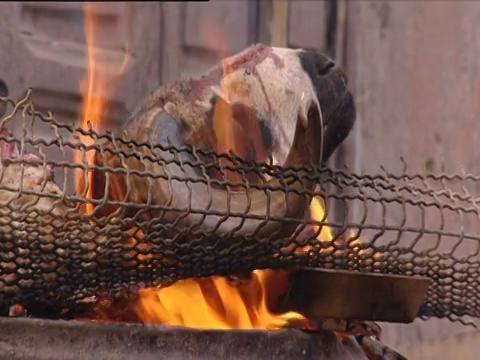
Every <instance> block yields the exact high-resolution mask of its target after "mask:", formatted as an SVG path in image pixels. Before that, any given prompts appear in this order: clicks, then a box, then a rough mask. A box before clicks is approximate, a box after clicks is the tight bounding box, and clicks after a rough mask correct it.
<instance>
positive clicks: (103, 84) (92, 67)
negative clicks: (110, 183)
mask: <svg viewBox="0 0 480 360" xmlns="http://www.w3.org/2000/svg"><path fill="white" fill-rule="evenodd" d="M83 6H84V14H85V16H84V19H85V38H86V44H87V74H86V77H85V78H84V79H83V80H82V82H81V83H80V87H81V88H82V89H83V92H84V94H83V97H82V105H81V106H82V107H81V118H80V122H81V127H82V129H83V130H86V131H88V130H90V129H91V130H93V131H95V132H99V131H100V130H101V127H102V123H101V121H102V119H104V118H105V116H106V111H105V104H106V101H108V100H109V99H111V97H112V94H113V85H112V83H113V80H115V79H116V78H118V77H119V76H120V75H121V74H123V73H124V71H125V68H126V65H127V60H128V56H125V57H124V60H123V62H122V64H121V66H120V68H119V70H118V72H117V73H113V72H111V71H109V72H108V73H107V71H106V69H105V68H102V67H100V66H98V63H97V61H96V59H95V49H96V48H97V44H96V43H95V40H96V39H97V38H98V30H99V29H98V27H99V24H98V22H97V20H98V18H97V17H95V12H94V6H95V3H90V2H85V3H83ZM127 53H128V51H127ZM80 141H81V142H82V143H83V144H84V145H85V146H87V147H89V146H92V145H94V140H93V138H92V137H91V136H88V135H82V136H81V137H80ZM82 156H83V155H82V153H80V152H77V153H75V160H76V162H81V163H86V164H87V165H88V166H91V165H93V164H94V159H95V151H94V150H89V151H86V152H85V158H82ZM86 174H87V176H86V179H85V175H83V176H82V175H80V176H76V178H75V179H76V181H77V184H76V187H77V192H78V194H81V195H83V196H85V197H86V198H92V195H93V184H92V182H93V173H92V172H91V171H88V172H87V173H86ZM82 210H83V211H84V212H85V213H87V214H89V213H91V212H92V211H93V204H91V203H87V204H85V205H84V207H83V208H82Z"/></svg>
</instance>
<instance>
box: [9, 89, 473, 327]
mask: <svg viewBox="0 0 480 360" xmlns="http://www.w3.org/2000/svg"><path fill="white" fill-rule="evenodd" d="M2 101H4V102H5V103H6V104H7V105H8V106H7V111H6V113H5V115H4V116H3V117H2V120H1V122H0V129H5V128H7V127H9V126H10V125H12V127H14V128H16V129H17V130H18V129H19V131H16V134H15V135H14V136H12V135H10V133H9V132H8V131H3V130H2V131H1V132H0V145H1V146H0V151H1V158H2V166H1V177H0V203H1V204H0V222H1V225H0V239H1V241H0V302H1V303H2V304H7V305H9V304H13V303H23V302H29V301H45V302H47V303H48V302H50V303H58V304H61V303H63V302H65V301H67V300H68V301H72V299H73V300H75V301H78V300H82V299H84V298H86V297H88V296H92V295H95V294H96V293H98V292H99V291H107V292H108V293H109V295H110V296H115V294H117V293H121V292H122V291H124V289H126V288H129V287H136V288H138V287H142V286H153V285H160V284H165V283H171V282H173V281H176V280H178V279H182V278H189V277H201V276H210V275H228V274H237V273H244V272H245V271H251V270H254V269H263V268H273V269H285V268H291V267H294V266H306V267H320V268H328V269H344V270H345V269H347V270H355V271H362V272H379V273H386V274H401V275H408V276H426V277H429V278H430V279H431V280H432V283H431V285H430V288H429V290H428V293H427V296H426V298H425V301H424V303H423V305H422V307H421V309H420V312H419V316H420V317H431V316H434V317H440V318H445V317H446V318H449V319H450V320H462V319H466V318H469V317H480V293H479V289H480V286H479V271H480V266H479V265H480V262H479V249H480V248H479V240H480V235H478V234H479V230H480V229H479V201H478V199H477V197H478V196H477V195H476V193H479V192H480V176H475V175H472V174H467V173H459V174H452V175H448V174H437V175H434V174H425V175H420V174H409V173H408V171H407V168H406V166H405V169H404V171H403V172H400V173H396V174H392V173H389V172H388V171H386V170H384V169H383V170H381V171H380V172H379V173H378V174H361V175H358V174H354V173H352V172H350V171H348V170H335V171H334V170H332V169H328V168H320V167H316V166H312V167H310V168H308V169H305V168H304V169H302V171H299V169H282V168H280V167H277V166H273V165H268V164H257V163H253V162H244V161H242V160H240V159H235V160H234V161H232V162H231V163H230V165H229V166H230V170H231V171H233V170H235V168H236V167H237V168H238V169H239V171H241V172H243V173H246V172H248V171H250V172H251V171H253V172H255V173H257V174H259V175H265V174H268V175H269V176H270V177H273V178H275V177H277V178H280V179H282V181H281V182H280V183H281V184H283V185H282V186H278V187H277V188H271V187H269V188H268V187H267V185H265V184H264V183H260V184H257V185H252V184H251V185H249V186H251V187H256V188H258V189H264V190H265V191H269V192H271V193H273V192H283V193H287V192H288V191H289V188H290V187H289V184H290V183H291V181H294V180H295V181H303V180H302V179H300V177H304V178H305V179H306V180H313V181H314V182H315V183H316V184H317V187H316V188H315V191H311V190H310V191H309V190H305V191H304V194H303V195H304V196H306V198H308V199H309V200H311V199H312V198H316V199H317V200H319V201H320V203H324V201H326V203H327V204H329V203H331V202H334V203H335V204H336V206H338V205H339V204H340V206H339V207H338V208H342V209H344V213H343V214H342V216H341V217H340V218H341V221H338V220H337V221H335V220H334V219H333V218H332V219H330V221H329V216H328V213H325V215H324V216H323V217H322V218H321V219H319V218H318V217H317V218H316V219H315V220H314V219H313V216H310V212H307V213H308V214H306V216H305V217H304V218H303V219H287V218H279V219H271V220H272V221H277V222H278V223H279V224H281V223H282V222H286V221H290V222H297V223H298V226H299V228H298V229H297V231H296V232H295V233H294V234H287V235H285V234H278V233H272V234H271V236H268V237H261V238H257V237H256V236H255V234H253V235H248V236H244V235H239V234H237V233H236V232H235V229H233V230H232V231H229V232H223V233H222V232H221V231H220V230H218V229H217V230H218V231H216V230H215V229H214V230H213V231H211V232H208V233H204V232H201V231H199V229H202V228H201V227H200V226H190V227H184V226H181V221H180V220H181V219H183V218H185V217H186V216H187V215H188V214H189V213H192V212H193V213H197V214H203V215H208V207H207V210H205V209H200V208H194V207H193V206H188V207H187V208H182V209H180V208H179V209H175V208H172V207H169V205H168V204H167V205H159V204H153V203H152V202H151V201H144V202H134V201H128V200H125V199H127V197H125V198H123V197H122V196H116V197H115V196H112V194H113V193H115V192H117V193H118V192H119V188H115V187H114V186H113V184H115V176H118V175H119V174H123V175H125V176H126V177H127V178H128V176H132V174H133V173H134V171H133V169H129V168H128V167H127V166H125V164H126V162H125V159H126V158H128V157H130V156H136V157H139V158H140V159H142V162H149V161H151V162H162V161H163V162H165V161H167V160H166V159H162V158H159V157H155V155H154V154H155V149H156V148H163V149H165V148H164V147H162V146H161V145H159V144H139V143H136V142H135V141H132V140H128V138H127V137H126V135H124V134H123V135H122V136H114V135H113V134H112V133H108V132H105V133H103V134H97V133H95V132H94V131H92V130H82V129H80V128H78V127H73V126H70V125H64V124H62V123H60V122H58V121H56V120H55V118H54V117H53V116H52V114H41V113H40V112H38V111H36V110H35V108H34V104H33V103H32V102H31V101H30V100H29V99H28V96H27V97H26V98H25V99H23V100H21V101H19V102H18V103H15V102H13V101H11V100H6V99H4V100H2ZM38 129H43V130H42V131H39V130H38ZM39 134H40V135H39ZM42 134H43V135H42ZM86 138H89V139H91V140H92V139H93V141H91V143H90V145H88V146H87V145H85V144H88V143H89V142H88V141H86V140H85V139H86ZM119 144H120V145H119ZM142 149H149V151H151V153H150V154H153V155H151V156H145V155H144V154H145V151H144V150H142ZM91 150H95V152H96V154H100V155H101V157H105V156H107V155H108V154H109V155H110V157H113V158H114V159H117V160H118V161H117V165H115V166H111V165H98V164H96V165H92V164H91V163H90V162H89V161H88V154H87V151H90V153H91V152H92V151H91ZM167 150H168V151H169V152H170V153H171V154H172V157H171V159H170V160H168V161H177V162H179V165H180V166H192V167H198V168H201V169H202V171H201V172H200V173H203V174H204V176H198V177H196V178H195V179H187V178H185V179H176V181H179V182H183V183H184V184H187V185H188V184H189V183H195V182H203V183H206V184H208V186H212V187H213V186H217V187H223V188H225V189H227V190H228V189H230V187H229V186H230V185H232V184H231V183H229V182H228V181H226V180H215V179H214V178H212V177H210V176H208V175H207V173H208V171H207V170H206V169H207V168H208V167H213V168H215V169H216V170H217V171H220V172H222V171H223V170H224V169H223V168H222V166H220V165H219V158H220V157H222V156H224V155H217V154H215V153H213V152H208V151H200V150H198V149H197V150H195V149H193V148H183V149H178V148H173V147H170V148H168V149H167ZM182 152H186V153H188V154H190V155H192V158H193V159H197V160H196V161H195V163H194V164H190V165H187V164H185V163H183V162H182V161H180V160H178V159H179V157H178V156H177V155H178V154H180V153H182ZM142 154H143V155H142ZM91 169H94V170H95V171H96V172H97V173H98V174H102V176H103V181H99V182H98V184H97V185H95V186H96V187H95V190H94V191H93V195H92V194H90V195H89V194H87V192H86V190H85V189H86V188H85V187H84V190H85V191H83V193H78V191H77V187H78V185H76V184H77V183H78V181H83V183H84V184H85V182H86V181H87V180H88V179H90V181H92V182H93V184H95V181H96V180H95V178H92V177H90V178H89V175H88V174H89V173H88V170H91ZM127 175H128V176H127ZM136 176H137V177H138V178H146V179H149V178H152V179H153V178H155V177H158V176H162V175H159V174H155V173H149V172H148V171H143V172H142V171H137V172H136ZM82 179H83V180H82ZM167 180H169V181H174V179H168V177H167ZM237 185H238V184H237ZM133 186H134V185H132V184H131V183H129V182H127V184H126V187H125V188H121V187H120V190H121V191H120V192H122V193H129V194H131V193H135V192H144V193H145V192H148V191H149V188H148V187H147V188H134V187H133ZM112 189H113V190H112ZM106 190H108V191H106ZM327 190H328V191H327ZM153 191H154V190H153ZM228 191H231V190H228ZM300 193H302V191H300ZM132 198H133V197H130V199H132ZM146 198H147V199H149V196H148V194H146ZM86 204H92V205H93V207H94V208H95V210H94V211H93V212H91V211H86V210H85V208H86V206H87V205H86ZM150 211H160V212H161V213H162V212H163V213H165V212H168V213H169V214H172V213H176V214H177V219H180V220H178V221H177V220H173V221H172V217H171V216H170V217H162V216H148V215H146V214H149V212H150ZM144 215H145V216H144ZM216 215H217V216H218V217H219V219H223V220H219V222H221V221H224V220H225V219H226V218H228V217H237V218H239V219H242V218H248V217H255V215H252V214H249V213H247V212H245V213H243V214H238V213H236V214H235V213H232V212H231V211H229V210H228V208H227V209H225V212H224V213H219V214H216ZM173 218H174V217H173ZM337 218H338V217H337ZM326 227H329V229H331V230H332V238H329V236H326V235H325V234H327V232H326V231H325V230H326Z"/></svg>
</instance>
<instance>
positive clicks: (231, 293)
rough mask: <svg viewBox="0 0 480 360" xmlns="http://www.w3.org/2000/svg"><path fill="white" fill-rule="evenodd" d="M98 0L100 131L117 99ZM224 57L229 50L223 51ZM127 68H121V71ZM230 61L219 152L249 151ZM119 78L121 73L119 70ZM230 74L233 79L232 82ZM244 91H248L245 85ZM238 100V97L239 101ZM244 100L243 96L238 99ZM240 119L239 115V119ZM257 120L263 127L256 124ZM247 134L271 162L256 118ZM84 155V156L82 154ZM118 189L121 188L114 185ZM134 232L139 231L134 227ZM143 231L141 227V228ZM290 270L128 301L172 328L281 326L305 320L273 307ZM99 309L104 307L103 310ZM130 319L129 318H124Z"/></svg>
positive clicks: (86, 189)
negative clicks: (104, 62) (105, 64)
mask: <svg viewBox="0 0 480 360" xmlns="http://www.w3.org/2000/svg"><path fill="white" fill-rule="evenodd" d="M92 6H93V5H92V4H90V3H85V15H86V16H85V19H86V39H87V49H88V73H87V76H86V79H85V83H86V86H85V93H84V97H83V104H82V117H81V123H82V126H83V128H84V129H87V130H88V129H89V127H90V126H91V128H92V129H93V130H96V131H99V130H101V126H102V123H101V121H102V119H104V117H105V100H107V99H109V98H110V97H111V95H112V94H111V89H112V86H111V80H112V77H111V75H110V76H107V75H106V74H104V73H102V72H101V71H100V69H99V67H98V63H97V62H96V60H95V56H94V48H95V38H96V37H95V32H96V30H97V29H96V28H95V25H96V24H95V21H94V20H95V19H94V16H93V15H92ZM221 55H222V57H224V55H225V54H221ZM123 71H124V67H122V69H120V71H119V74H121V73H122V72H123ZM228 74H229V65H228V63H226V62H225V63H224V75H225V76H224V78H225V81H224V84H222V89H220V91H221V93H222V99H224V100H220V101H218V102H217V104H216V107H215V111H214V131H215V134H216V137H217V144H216V150H217V151H218V152H227V153H229V152H235V153H236V154H238V155H244V154H243V153H244V151H245V148H244V147H242V146H244V145H242V144H244V143H245V142H244V141H243V140H245V139H239V138H238V136H237V132H236V131H234V128H235V127H234V125H235V124H234V121H235V119H234V118H233V114H234V112H233V109H232V106H231V103H230V101H231V100H232V99H231V93H229V89H231V88H232V87H235V90H236V91H235V94H236V96H238V94H240V95H241V96H242V97H244V98H243V100H244V102H247V104H248V92H246V91H243V92H242V84H241V82H238V81H237V80H238V79H234V78H232V77H227V76H226V75H228ZM117 76H118V74H117ZM227 78H228V81H227ZM243 90H244V89H243ZM234 100H235V99H234ZM237 100H238V99H237ZM236 120H238V119H236ZM256 124H257V125H256ZM242 126H247V131H246V133H248V134H249V137H251V138H250V139H248V140H249V141H250V144H253V146H254V147H255V149H256V154H257V156H258V158H257V159H256V160H259V161H263V160H265V158H266V156H265V149H263V143H262V141H261V135H260V130H259V128H258V127H256V126H258V123H257V122H256V121H250V122H249V123H248V124H247V125H245V124H242ZM81 140H82V141H83V143H84V144H85V145H87V146H90V145H92V144H93V140H92V138H91V137H87V136H84V137H82V139H81ZM94 155H95V153H94V151H93V150H90V151H88V152H87V153H86V159H83V160H82V159H81V158H77V161H78V160H80V161H85V160H86V161H87V163H88V164H89V165H91V164H92V163H93V159H94ZM78 156H79V157H81V154H78ZM224 176H226V177H227V178H229V179H230V180H239V175H238V174H236V173H235V172H233V171H232V172H227V173H226V174H225V175H224ZM92 180H93V179H92V175H91V172H90V173H88V175H87V176H85V175H83V176H79V177H78V178H77V191H78V193H79V194H82V195H83V196H86V197H92V194H93V189H92V186H93V183H92ZM112 191H119V189H113V190H112ZM83 211H85V212H86V213H87V214H88V213H91V212H92V211H93V205H92V204H89V205H88V206H85V208H84V209H83ZM311 212H312V217H313V219H314V220H318V221H325V219H324V217H325V214H324V209H323V207H322V205H321V204H320V203H319V202H318V201H317V200H314V201H313V203H312V209H311ZM132 231H135V230H134V229H132ZM137 231H138V230H137ZM319 238H321V239H324V240H329V239H331V238H332V235H331V233H330V231H329V230H328V229H327V228H326V227H323V228H322V231H321V232H320V235H319ZM287 278H288V274H287V273H286V272H284V271H271V270H256V271H254V272H253V273H252V274H251V276H249V277H248V278H245V279H241V281H239V283H236V284H233V283H232V280H231V279H229V278H227V277H209V278H203V279H186V280H181V281H178V282H175V283H174V284H172V285H171V286H167V287H160V288H158V287H157V288H144V289H141V290H140V291H139V296H138V298H137V299H136V300H135V301H133V302H130V303H128V304H127V305H126V308H127V309H126V310H127V312H130V316H129V319H131V318H132V316H131V314H132V313H133V314H134V315H133V318H134V320H135V321H139V322H145V323H161V324H165V325H172V326H174V325H175V326H186V327H193V328H217V329H234V328H235V329H252V328H257V329H274V328H281V327H284V326H286V325H287V324H289V323H290V322H291V321H297V320H304V318H303V316H302V315H300V314H298V313H295V312H287V313H283V314H276V313H273V312H272V311H271V310H269V307H268V306H267V304H268V299H269V298H271V296H272V294H275V295H277V294H278V295H280V294H281V293H282V291H283V290H285V289H286V286H287V285H288V283H287V280H288V279H287ZM112 306H115V305H112ZM97 310H98V309H97ZM110 310H111V311H109V310H108V309H107V311H103V310H98V312H97V314H96V316H94V317H95V318H96V319H97V320H119V319H117V318H116V317H114V316H113V315H112V313H113V312H115V309H110ZM124 318H125V317H124Z"/></svg>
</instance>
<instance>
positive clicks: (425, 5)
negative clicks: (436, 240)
mask: <svg viewBox="0 0 480 360" xmlns="http://www.w3.org/2000/svg"><path fill="white" fill-rule="evenodd" d="M479 17H480V3H477V2H453V1H452V2H446V1H438V2H436V1H428V2H427V1H422V2H420V1H416V2H413V1H351V2H348V17H347V19H348V21H347V27H348V28H347V40H346V41H347V52H346V59H345V60H346V66H347V71H348V73H349V76H350V79H351V87H352V88H353V89H354V93H355V96H356V101H357V104H358V122H357V125H356V128H355V131H354V133H353V134H352V135H351V136H350V137H349V139H348V142H347V146H346V151H345V152H346V154H347V160H346V161H347V162H348V163H349V164H354V165H353V167H355V168H356V170H357V171H359V172H370V173H372V172H377V171H378V170H379V166H380V165H385V166H386V167H387V168H388V169H389V170H390V171H399V170H400V169H401V166H402V164H401V162H400V160H399V159H400V157H404V158H405V160H406V161H407V162H408V165H409V170H410V171H412V172H414V171H424V170H425V169H427V170H429V171H434V172H439V171H441V165H442V162H443V163H444V165H445V168H446V170H447V171H449V172H450V171H460V170H461V168H464V169H465V170H466V171H468V172H473V173H477V174H478V173H480V161H479V158H480V148H478V147H477V146H476V144H477V143H478V142H479V140H480V122H479V121H478V118H479V115H480V72H479V71H478V64H479V60H480V37H478V33H479V30H480V23H479V22H478V18H479ZM392 216H395V215H392ZM427 220H428V221H430V225H431V226H432V224H434V223H435V222H437V223H438V221H439V220H438V217H437V218H435V217H430V218H429V219H427ZM468 225H469V226H468V227H469V229H468V230H469V231H473V232H476V233H478V231H479V230H480V228H479V224H478V222H476V223H471V224H468ZM384 330H385V339H386V341H387V342H389V343H390V344H391V345H393V346H394V347H396V348H403V347H406V346H409V347H410V348H411V349H412V346H415V344H420V343H426V342H429V341H433V340H439V339H445V338H447V337H451V336H453V335H454V334H458V333H463V332H468V331H470V328H467V327H464V326H462V325H460V324H458V323H450V322H449V321H447V320H429V321H426V322H424V321H416V322H415V323H414V324H411V325H384ZM471 351H476V350H475V349H474V348H473V347H472V348H471ZM471 354H472V356H473V354H475V353H474V352H472V353H471ZM423 355H425V354H423ZM445 356H446V355H445ZM422 358H423V359H427V358H432V357H429V356H428V355H425V356H422ZM434 358H435V359H440V358H441V357H434ZM444 358H446V357H444Z"/></svg>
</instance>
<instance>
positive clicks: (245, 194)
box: [109, 45, 355, 238]
mask: <svg viewBox="0 0 480 360" xmlns="http://www.w3.org/2000/svg"><path fill="white" fill-rule="evenodd" d="M224 68H228V71H227V72H224ZM221 103H223V104H224V106H226V107H227V108H229V109H230V111H226V112H225V113H224V114H218V113H216V111H218V105H219V104H221ZM354 120H355V106H354V103H353V100H352V96H351V94H350V93H349V92H348V91H347V78H346V76H345V74H344V72H343V71H342V70H341V69H340V68H338V67H337V66H335V64H334V63H333V61H332V60H331V59H329V58H328V57H326V56H324V55H321V54H318V53H316V52H314V51H311V50H302V49H297V50H293V49H287V48H273V47H268V46H264V45H256V46H252V47H250V48H248V49H246V50H244V51H243V52H241V53H239V54H237V55H235V56H232V57H230V58H227V59H225V62H224V63H223V64H219V65H218V66H216V67H214V68H212V69H211V70H209V71H208V72H207V73H205V74H203V75H201V76H199V77H197V78H194V79H188V80H183V81H177V82H174V83H172V84H169V85H165V86H162V87H161V88H160V89H158V90H157V91H155V92H153V93H152V94H151V95H150V96H149V97H148V98H147V99H146V101H145V102H144V103H143V104H142V105H141V106H140V107H139V108H138V109H137V110H136V111H135V112H134V113H133V115H132V116H131V117H130V119H129V120H128V122H127V126H126V129H127V132H128V136H129V137H130V138H132V139H133V140H135V141H137V142H138V143H145V144H150V145H147V146H141V147H139V150H138V151H140V154H139V153H138V152H137V153H136V154H135V155H132V156H130V157H127V159H126V160H125V161H122V162H121V161H120V160H119V159H118V158H113V157H112V158H111V159H110V160H109V163H110V165H112V164H113V165H114V166H118V167H128V169H130V170H129V172H130V175H128V176H125V177H124V178H123V181H122V182H123V183H124V188H125V189H128V190H127V191H126V193H127V195H126V200H127V201H129V202H134V203H143V204H145V203H148V204H151V205H152V208H154V207H155V206H157V208H158V210H155V211H154V210H152V211H148V212H145V213H143V214H142V217H144V218H148V219H149V221H153V222H155V221H157V222H162V223H165V224H175V227H177V228H179V227H187V228H189V229H192V228H195V229H197V230H198V232H201V233H203V234H213V233H217V234H219V233H220V234H222V233H223V234H227V233H229V234H233V233H235V234H237V235H241V236H250V237H255V238H265V237H272V236H289V234H291V233H292V232H293V231H294V229H295V228H296V226H297V225H298V223H295V221H292V222H291V223H287V222H281V223H280V222H279V221H278V220H277V221H275V218H278V217H281V218H291V219H298V218H303V217H304V215H305V211H306V208H307V207H308V205H309V202H310V199H309V198H308V197H307V196H305V195H300V193H299V191H302V190H310V191H311V190H313V188H314V186H315V184H314V183H313V182H312V181H311V180H309V179H308V177H307V176H304V175H305V174H306V171H307V170H306V168H307V167H309V166H312V165H313V166H318V165H320V164H321V163H322V162H324V161H326V160H327V159H328V157H329V156H330V155H331V153H332V152H333V150H334V149H335V148H336V147H337V145H338V144H339V143H340V142H341V141H342V140H343V139H344V138H345V137H346V136H347V134H348V133H349V131H350V129H351V128H352V126H353V123H354ZM215 121H216V122H218V121H225V122H227V121H228V122H232V123H234V124H236V125H235V126H236V127H235V128H234V129H235V136H237V134H238V137H242V136H243V137H244V138H245V141H246V142H247V143H248V141H249V139H248V135H249V128H248V127H246V125H245V124H246V123H247V122H248V123H253V124H254V126H257V128H258V129H260V134H261V144H262V146H264V148H265V152H266V155H274V157H275V158H276V159H277V161H278V163H279V164H280V165H283V166H284V167H285V168H291V169H294V170H292V171H293V172H294V173H295V179H296V180H292V181H291V183H290V184H289V191H288V192H285V191H283V192H282V191H280V190H279V191H275V192H269V191H265V190H259V189H253V188H246V189H245V190H244V191H236V192H232V191H231V189H229V188H227V187H222V186H218V185H212V184H211V182H210V181H209V179H206V178H208V176H207V177H206V176H205V171H204V169H202V167H201V166H196V165H194V164H196V163H197V164H198V162H197V161H196V159H193V156H192V154H191V152H176V151H172V150H171V149H169V146H174V147H175V148H184V147H185V146H194V147H195V148H197V149H198V148H200V149H215V145H216V144H217V143H218V141H219V139H218V136H217V134H216V132H215V131H214V128H215ZM242 134H243V135H242ZM153 144H159V146H157V147H155V146H154V145H153ZM254 144H255V142H253V141H252V142H251V145H252V146H253V145H254ZM254 151H255V149H254ZM132 169H135V170H136V172H137V173H136V174H133V173H132V171H131V170H132ZM143 172H148V173H150V174H154V175H155V177H154V178H147V177H145V176H141V175H138V174H140V173H143ZM268 185H269V187H270V188H275V187H278V188H279V189H281V188H282V186H280V185H281V184H280V182H279V180H278V179H275V178H274V179H271V180H269V184H268ZM170 209H172V210H170ZM191 210H194V211H191ZM227 213H236V214H244V215H245V216H244V217H242V216H236V217H235V216H228V217H227V216H225V215H223V214H227Z"/></svg>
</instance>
